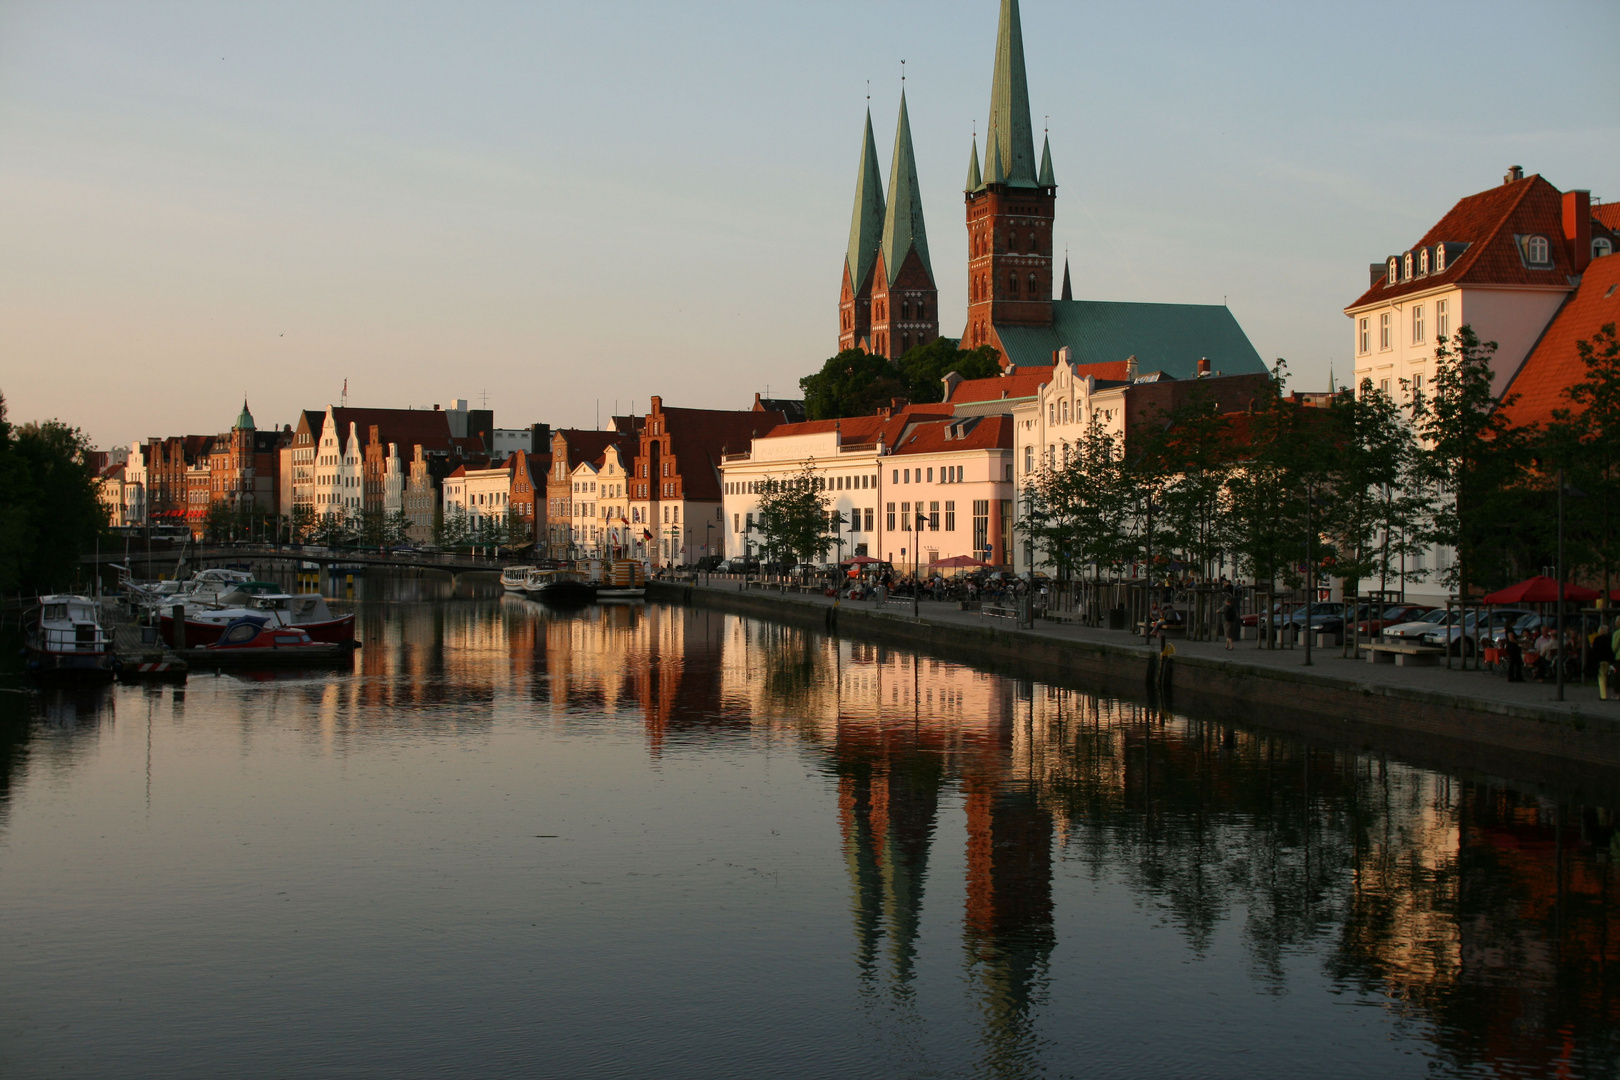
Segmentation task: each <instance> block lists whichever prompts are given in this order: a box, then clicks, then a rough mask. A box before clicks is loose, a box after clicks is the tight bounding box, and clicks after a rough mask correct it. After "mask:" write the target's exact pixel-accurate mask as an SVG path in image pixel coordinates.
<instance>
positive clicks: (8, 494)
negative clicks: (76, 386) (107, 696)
mask: <svg viewBox="0 0 1620 1080" xmlns="http://www.w3.org/2000/svg"><path fill="white" fill-rule="evenodd" d="M89 454H90V444H89V441H88V440H86V439H85V437H84V433H83V432H81V431H80V430H79V429H78V428H73V427H69V426H67V425H66V424H63V423H62V422H60V421H58V420H47V421H44V422H43V423H28V424H23V425H22V426H20V427H16V428H13V427H12V426H11V424H10V423H9V422H8V421H7V420H6V407H5V398H4V396H3V395H0V591H7V592H10V591H26V592H40V591H44V590H48V589H52V588H62V587H66V586H69V585H70V584H71V583H72V582H73V580H74V579H75V578H76V577H77V576H78V573H79V565H80V564H79V560H80V559H81V558H82V557H83V555H84V553H85V552H87V551H89V550H90V549H91V548H92V547H93V546H94V545H95V543H96V538H97V536H98V535H99V534H100V533H101V531H102V530H103V529H105V528H106V526H107V511H106V508H105V507H104V506H102V504H101V500H100V498H99V497H98V493H97V479H96V476H95V473H94V471H93V470H92V469H91V468H90V465H89Z"/></svg>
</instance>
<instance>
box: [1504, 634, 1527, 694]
mask: <svg viewBox="0 0 1620 1080" xmlns="http://www.w3.org/2000/svg"><path fill="white" fill-rule="evenodd" d="M1507 680H1508V682H1524V646H1522V645H1520V644H1519V635H1518V634H1515V633H1514V632H1513V631H1512V630H1509V631H1508V635H1507Z"/></svg>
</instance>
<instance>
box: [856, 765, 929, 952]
mask: <svg viewBox="0 0 1620 1080" xmlns="http://www.w3.org/2000/svg"><path fill="white" fill-rule="evenodd" d="M848 749H851V748H848V747H846V746H845V745H844V744H842V743H840V753H839V756H840V757H841V758H843V759H844V760H843V761H841V762H840V766H839V782H838V817H839V825H840V828H841V830H842V832H843V836H844V859H845V862H846V864H847V865H848V867H849V875H850V884H851V886H852V889H853V892H854V901H853V914H854V916H855V937H856V959H857V962H858V963H859V964H860V966H861V969H862V970H863V971H864V972H868V973H870V972H871V970H872V968H873V966H874V965H875V962H876V960H877V953H878V949H879V947H880V944H881V942H882V939H883V937H884V936H885V935H887V936H888V937H889V956H890V962H891V963H892V964H893V974H894V979H895V982H896V983H900V984H904V983H908V982H910V981H911V978H912V974H913V971H912V968H913V963H914V961H915V957H916V948H917V946H916V942H917V931H918V928H919V926H920V925H921V922H922V900H923V884H924V881H925V880H926V878H927V876H928V846H929V844H930V842H931V841H932V840H933V837H934V826H935V822H936V820H937V818H938V812H939V790H940V787H941V786H942V784H943V783H944V767H943V763H942V761H941V759H940V756H939V755H938V754H937V753H934V752H931V751H926V750H918V749H916V748H914V747H905V748H899V747H894V748H890V747H882V748H877V747H870V748H858V749H854V753H851V754H847V755H846V750H848Z"/></svg>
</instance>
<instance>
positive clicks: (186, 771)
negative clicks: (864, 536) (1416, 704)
mask: <svg viewBox="0 0 1620 1080" xmlns="http://www.w3.org/2000/svg"><path fill="white" fill-rule="evenodd" d="M414 587H416V586H412V585H411V583H401V582H395V583H393V586H392V587H391V588H389V589H385V590H375V591H374V593H373V598H371V599H364V600H362V601H361V602H359V603H358V605H357V607H358V610H359V614H360V634H361V637H362V638H363V639H364V641H365V648H364V649H363V650H361V652H360V654H359V657H358V660H357V662H356V666H355V669H354V671H353V672H352V673H349V672H343V673H338V674H332V673H307V674H299V675H292V676H289V675H280V676H276V677H273V678H262V679H261V678H234V677H218V676H213V675H195V676H193V678H192V679H191V681H190V683H189V684H188V685H187V686H186V687H185V688H184V689H183V690H176V689H174V688H167V687H164V688H145V687H138V686H132V687H117V688H112V689H109V690H106V691H104V692H100V693H89V694H65V693H62V694H46V695H42V696H39V697H30V696H27V695H24V694H21V693H17V692H15V691H9V692H8V691H0V949H3V953H0V956H3V961H0V1075H4V1076H6V1077H8V1078H18V1077H36V1076H46V1075H50V1076H58V1075H61V1076H97V1077H210V1078H213V1077H222V1076H232V1077H256V1076H263V1077H294V1076H312V1077H313V1076H318V1077H422V1076H525V1077H527V1076H534V1077H570V1078H572V1077H581V1078H596V1077H635V1078H644V1077H655V1076H656V1077H661V1078H663V1077H702V1078H716V1077H1035V1076H1042V1077H1062V1076H1077V1077H1079V1076H1084V1077H1112V1076H1124V1077H1138V1076H1139V1077H1165V1076H1200V1077H1225V1076H1230V1077H1251V1076H1296V1075H1310V1076H1315V1077H1340V1076H1342V1077H1366V1076H1411V1077H1418V1076H1423V1077H1434V1076H1492V1077H1499V1076H1500V1077H1506V1076H1515V1077H1517V1076H1524V1077H1540V1076H1553V1075H1558V1076H1572V1077H1583V1076H1584V1077H1599V1076H1606V1077H1607V1076H1614V1075H1615V1073H1616V1070H1617V1064H1620V1024H1617V1020H1620V920H1617V919H1616V912H1617V910H1620V907H1617V903H1620V882H1617V881H1616V873H1615V869H1614V861H1613V860H1614V858H1615V857H1616V856H1617V855H1620V838H1616V835H1615V832H1614V830H1613V828H1612V819H1611V814H1610V808H1609V807H1606V806H1583V805H1578V804H1573V803H1563V804H1560V802H1559V801H1558V800H1557V799H1556V798H1555V797H1552V796H1547V795H1542V794H1538V793H1537V792H1535V791H1533V790H1530V789H1528V788H1524V787H1515V786H1513V785H1512V784H1511V783H1508V782H1498V781H1490V780H1483V779H1477V778H1467V777H1463V776H1460V775H1448V774H1447V773H1445V772H1436V771H1432V770H1429V769H1425V768H1420V767H1415V766H1413V765H1410V764H1407V763H1403V762H1402V761H1400V760H1396V759H1393V758H1390V757H1387V756H1384V755H1381V754H1380V753H1378V752H1376V751H1375V750H1352V749H1343V748H1335V747H1331V746H1325V745H1320V744H1311V743H1307V742H1305V741H1302V740H1299V739H1295V738H1292V737H1288V736H1279V735H1276V734H1270V733H1267V732H1265V731H1262V730H1246V729H1244V728H1235V729H1234V728H1230V727H1222V726H1218V725H1213V724H1206V723H1202V722H1200V721H1199V719H1198V718H1197V717H1196V716H1183V715H1178V714H1174V713H1171V714H1165V713H1161V712H1157V711H1155V710H1154V709H1152V708H1150V707H1147V706H1144V705H1141V704H1136V703H1132V702H1128V701H1121V700H1116V699H1111V698H1107V697H1099V696H1095V695H1091V694H1087V693H1085V692H1082V691H1081V690H1078V689H1075V688H1068V687H1059V686H1052V685H1046V684H1042V683H1038V682H1037V683H1029V682H1021V681H1018V680H1015V679H1009V678H1004V677H1001V676H997V675H992V674H986V673H984V672H981V671H977V670H974V669H973V668H971V667H966V666H962V665H960V664H955V663H947V662H944V661H940V660H935V659H931V658H929V657H926V656H918V655H916V654H914V653H911V652H908V651H905V650H903V649H893V648H884V647H879V646H875V645H871V644H866V643H862V642H851V641H842V642H837V641H834V640H831V639H827V638H823V637H821V636H818V635H814V634H808V633H806V632H803V631H800V630H796V629H788V628H784V627H780V626H775V625H772V624H769V623H764V622H759V621H753V620H749V619H743V618H738V617H735V616H728V615H725V614H722V613H718V612H710V611H702V610H688V609H681V608H673V607H661V606H658V605H648V606H645V607H643V606H639V605H638V606H621V607H599V608H590V609H586V610H584V611H582V612H578V613H574V614H562V613H554V612H549V611H546V610H545V609H543V608H541V607H539V606H538V605H535V604H532V603H529V602H527V601H523V600H519V599H515V598H505V599H502V598H496V597H489V598H484V599H466V598H457V599H442V600H432V601H428V600H412V599H410V597H411V595H412V588H414ZM363 592H364V590H363ZM0 678H3V679H5V680H7V681H5V682H4V683H3V685H6V686H13V687H15V686H17V685H19V683H18V682H17V681H16V679H15V677H14V676H12V675H5V676H0Z"/></svg>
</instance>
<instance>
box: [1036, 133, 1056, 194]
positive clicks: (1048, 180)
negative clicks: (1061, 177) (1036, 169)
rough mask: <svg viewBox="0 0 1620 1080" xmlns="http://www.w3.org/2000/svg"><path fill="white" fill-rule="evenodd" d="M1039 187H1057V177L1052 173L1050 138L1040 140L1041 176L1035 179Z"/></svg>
mask: <svg viewBox="0 0 1620 1080" xmlns="http://www.w3.org/2000/svg"><path fill="white" fill-rule="evenodd" d="M1036 183H1038V184H1040V185H1041V187H1057V178H1056V177H1054V176H1053V175H1052V140H1051V138H1045V139H1042V140H1041V178H1040V179H1039V180H1037V181H1036Z"/></svg>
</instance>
